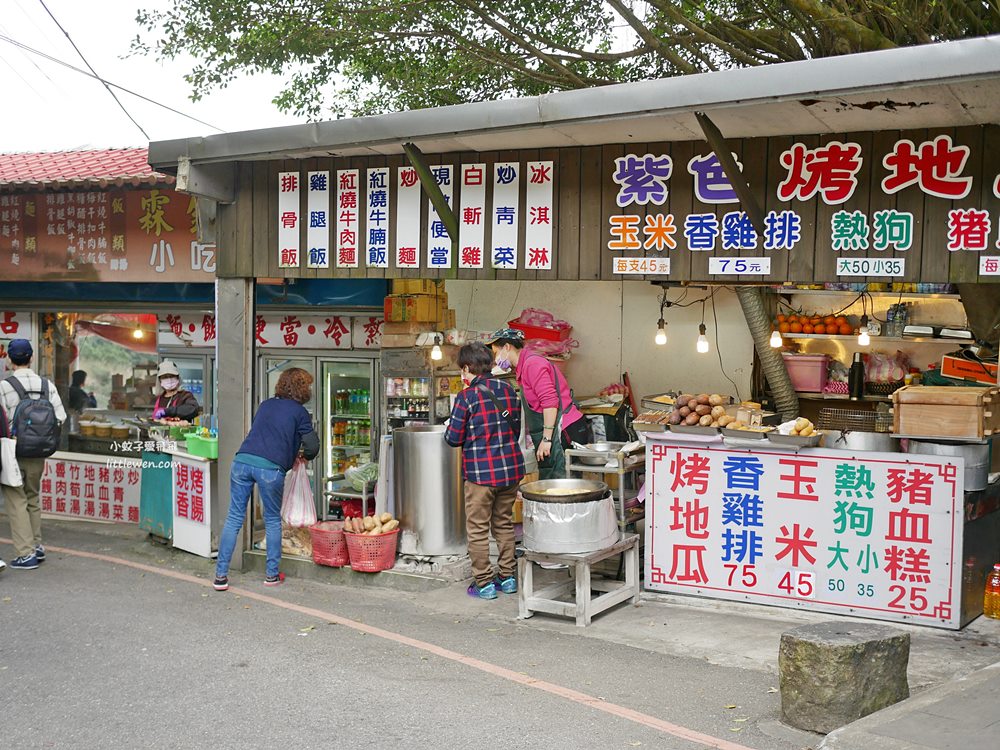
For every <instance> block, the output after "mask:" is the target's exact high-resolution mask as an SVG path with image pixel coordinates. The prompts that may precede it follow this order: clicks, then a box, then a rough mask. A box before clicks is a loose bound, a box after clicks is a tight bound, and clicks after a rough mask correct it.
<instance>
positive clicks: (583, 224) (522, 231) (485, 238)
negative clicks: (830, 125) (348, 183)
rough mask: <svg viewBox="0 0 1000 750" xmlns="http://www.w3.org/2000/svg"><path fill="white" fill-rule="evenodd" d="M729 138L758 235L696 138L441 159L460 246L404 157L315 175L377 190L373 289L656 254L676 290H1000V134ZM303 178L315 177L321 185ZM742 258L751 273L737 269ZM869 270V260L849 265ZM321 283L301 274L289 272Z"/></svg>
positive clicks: (593, 266)
mask: <svg viewBox="0 0 1000 750" xmlns="http://www.w3.org/2000/svg"><path fill="white" fill-rule="evenodd" d="M729 143H730V146H731V149H732V155H733V157H734V159H735V161H736V163H737V164H738V165H739V167H740V169H741V171H742V175H743V177H744V179H745V180H746V182H747V185H748V186H749V189H750V192H751V193H752V194H753V196H754V198H755V202H756V203H757V204H758V205H759V207H760V208H761V209H762V214H761V216H760V217H759V218H760V223H759V224H756V223H755V221H753V220H751V213H752V209H751V207H749V206H747V205H744V204H743V203H742V202H741V201H740V200H739V195H738V194H737V191H736V190H735V188H734V187H733V185H732V184H731V182H730V180H729V178H728V176H727V175H726V173H725V171H724V170H723V168H722V165H721V163H720V160H719V159H718V157H717V156H716V154H715V153H714V152H713V150H712V148H711V147H710V146H708V145H707V144H704V143H701V142H699V141H682V142H674V143H642V144H624V145H623V144H606V145H598V146H580V147H563V148H553V149H546V150H544V151H538V150H524V151H505V152H502V153H501V154H494V153H481V154H476V153H473V154H469V155H468V156H466V155H464V154H463V158H462V159H461V160H460V161H458V160H454V159H446V158H444V157H442V156H441V155H435V156H434V157H433V158H431V159H430V160H429V163H430V164H431V165H432V172H433V178H434V179H435V181H436V182H437V183H438V186H439V187H440V188H441V189H442V192H443V193H444V194H445V196H446V199H447V200H448V201H449V203H450V204H451V205H452V206H453V207H454V211H455V216H456V219H457V220H458V226H459V237H458V238H457V245H456V244H454V238H451V237H447V236H446V232H445V231H444V227H443V226H442V222H441V220H440V217H438V216H437V215H436V211H434V210H433V208H432V207H429V208H428V209H426V210H425V209H424V206H425V205H427V203H426V200H425V197H426V196H425V194H424V192H423V191H422V188H421V184H420V181H419V178H418V175H417V171H416V169H414V168H413V167H412V166H409V165H407V164H405V163H401V161H402V160H400V161H398V162H395V163H394V165H393V166H384V164H385V161H384V159H383V160H382V161H379V160H378V158H377V157H372V158H371V159H368V160H366V159H364V158H352V159H351V160H350V161H346V160H342V159H337V158H329V159H317V160H314V162H313V163H316V164H318V165H319V166H320V167H322V168H330V169H333V170H336V169H338V168H341V167H345V166H349V167H350V169H351V170H356V171H357V173H358V180H357V184H358V192H359V193H361V192H364V193H365V195H360V194H359V195H358V196H357V201H358V204H359V206H361V207H362V208H361V209H360V210H359V211H358V217H357V218H358V226H357V236H358V237H359V238H362V239H364V240H365V241H366V242H364V243H362V244H363V245H365V249H364V250H360V251H359V252H360V254H361V255H363V256H365V260H364V261H360V262H359V265H360V266H363V267H365V274H364V275H366V276H368V277H388V278H393V277H398V276H401V275H413V272H422V275H424V276H426V277H428V278H440V277H442V276H445V275H447V274H446V271H447V270H454V271H456V272H460V271H468V272H470V273H468V274H465V275H466V276H467V277H470V278H471V277H473V276H474V277H476V278H494V277H495V273H496V272H497V271H504V272H505V273H504V274H503V276H504V277H511V278H518V279H533V278H539V277H540V275H541V277H542V278H553V279H566V280H589V279H607V280H610V279H614V278H616V276H618V275H619V274H636V271H635V267H636V265H635V264H633V263H631V262H624V261H632V260H636V261H638V260H639V259H643V260H644V261H645V262H644V263H643V264H641V265H642V266H643V267H646V268H652V269H653V271H652V272H651V273H650V274H648V275H658V274H659V275H665V276H667V278H668V279H669V280H674V281H697V282H711V281H714V280H736V279H739V278H741V277H744V278H747V279H748V280H753V281H761V282H772V283H784V282H785V281H791V282H794V283H814V282H837V281H855V280H859V279H861V280H865V281H872V280H885V281H904V282H905V281H909V282H917V281H919V282H928V283H955V282H972V281H976V280H979V279H982V280H984V281H989V280H997V279H998V277H997V276H996V275H994V274H992V273H991V272H990V271H989V269H990V268H991V266H990V264H989V262H985V263H983V264H980V262H979V256H980V255H982V256H990V257H994V256H997V255H998V254H1000V186H998V185H997V183H998V181H1000V175H998V174H997V172H998V171H1000V168H998V167H997V162H996V159H995V158H992V157H990V156H989V155H990V154H993V153H996V152H998V151H1000V125H987V126H971V127H959V128H953V129H949V130H946V131H945V130H937V131H935V130H929V131H926V132H925V133H920V134H919V135H918V136H914V135H912V134H910V133H900V132H898V131H886V132H871V133H848V134H841V135H837V136H833V135H829V136H817V135H796V136H787V137H770V138H754V139H744V140H735V139H734V140H731V141H730V142H729ZM447 162H450V163H447ZM366 165H367V166H366ZM274 166H275V165H274V163H273V162H272V163H270V164H268V163H266V162H265V163H262V164H261V165H260V169H264V168H267V169H269V170H273V169H274ZM251 171H252V173H253V174H251V175H249V177H248V179H249V180H251V182H248V183H245V184H246V185H248V186H250V191H251V192H252V191H253V190H255V189H256V187H257V186H258V185H261V184H263V183H262V181H261V180H256V175H257V171H258V167H257V166H254V167H252V169H251ZM347 171H350V170H347ZM269 173H270V172H269ZM282 174H285V173H282ZM289 174H295V175H302V177H301V178H300V179H305V175H307V174H308V172H306V171H302V172H297V173H289ZM557 176H558V177H557ZM373 177H374V178H375V180H374V181H373V180H372V179H371V178H373ZM254 180H256V181H254ZM268 185H273V181H268ZM383 185H384V187H383ZM279 187H280V186H279ZM270 189H271V190H272V191H273V189H274V188H273V187H271V188H270ZM272 197H273V196H272ZM279 199H280V196H279ZM383 204H384V205H383ZM252 220H253V222H254V224H255V227H256V229H255V234H256V231H257V229H260V230H261V231H263V229H264V227H263V226H260V224H262V222H263V221H265V220H266V221H268V222H274V221H276V220H278V217H277V216H275V215H274V213H273V209H272V213H271V214H270V216H256V215H255V216H254V217H253V219H252ZM267 230H268V231H270V232H272V233H273V223H272V224H270V225H269V226H268V227H267ZM369 230H370V231H369ZM334 231H335V230H334V229H333V228H331V229H330V233H331V234H330V237H331V242H332V241H333V240H335V239H336V237H334V236H333V234H334ZM302 236H303V237H304V236H305V231H304V230H303V234H302ZM446 240H447V241H446ZM366 251H367V252H366ZM668 258H669V259H670V261H671V262H670V263H669V266H670V270H669V273H666V274H664V273H663V269H664V268H665V266H666V265H667V264H666V263H658V262H653V261H656V260H667V259H668ZM735 259H743V260H744V261H745V264H742V263H741V264H740V266H739V268H738V269H737V267H736V266H735V265H733V264H730V263H727V262H725V261H727V260H735ZM864 259H868V260H869V261H871V262H869V263H864V264H856V263H853V262H851V263H846V262H845V261H855V260H864ZM890 260H891V261H899V262H885V261H890ZM252 264H253V265H255V269H254V271H255V275H256V276H273V272H274V269H273V267H270V268H265V267H264V266H263V265H262V264H263V260H262V259H261V258H260V257H255V258H253V259H252ZM225 266H226V268H225V269H224V273H225V274H227V275H231V276H232V275H238V274H240V273H245V272H246V271H245V267H244V266H243V265H241V264H237V263H236V261H235V258H227V261H226V264H225ZM981 267H982V269H983V271H982V273H981V272H980V268H981ZM768 268H769V270H768ZM306 270H307V269H306V265H305V264H304V263H302V264H298V265H292V266H289V267H288V268H287V269H285V270H283V271H282V272H281V274H280V275H282V276H284V277H289V278H291V277H297V276H301V275H305V272H306ZM324 270H326V271H327V273H326V274H324V275H330V276H352V275H356V274H352V273H351V269H350V268H347V267H345V268H344V269H342V270H341V269H337V268H335V267H333V266H331V268H330V269H324ZM639 275H647V274H639Z"/></svg>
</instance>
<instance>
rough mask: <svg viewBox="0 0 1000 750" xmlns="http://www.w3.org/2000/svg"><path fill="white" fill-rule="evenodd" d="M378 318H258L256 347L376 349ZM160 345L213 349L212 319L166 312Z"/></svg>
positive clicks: (379, 332) (379, 337) (379, 339)
mask: <svg viewBox="0 0 1000 750" xmlns="http://www.w3.org/2000/svg"><path fill="white" fill-rule="evenodd" d="M382 322H383V319H382V318H381V317H373V316H368V315H353V316H346V315H295V314H290V315H270V314H267V315H258V316H257V320H256V326H255V334H256V338H257V346H259V347H263V348H266V349H352V348H353V349H378V348H379V347H380V346H381V342H382ZM158 343H159V345H160V346H191V347H198V346H215V343H216V330H215V316H214V315H212V314H209V313H167V314H166V315H164V316H161V318H160V322H159V338H158Z"/></svg>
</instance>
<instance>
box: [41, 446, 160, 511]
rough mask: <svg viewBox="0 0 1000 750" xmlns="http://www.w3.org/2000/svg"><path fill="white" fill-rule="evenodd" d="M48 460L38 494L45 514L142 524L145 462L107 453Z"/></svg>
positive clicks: (46, 460) (55, 457)
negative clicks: (116, 462) (114, 460)
mask: <svg viewBox="0 0 1000 750" xmlns="http://www.w3.org/2000/svg"><path fill="white" fill-rule="evenodd" d="M58 455H59V454H57V456H52V457H50V458H47V459H45V467H44V469H43V470H42V478H41V482H40V483H39V491H38V497H39V502H40V504H41V507H42V511H43V512H45V513H54V514H56V515H60V516H74V517H76V518H91V519H95V520H99V521H116V522H119V523H139V492H140V486H141V479H142V467H141V463H142V462H141V461H139V460H137V459H136V460H129V459H122V460H121V465H113V464H111V463H110V462H109V461H108V457H107V456H93V457H86V456H82V455H80V456H79V457H78V458H62V457H58Z"/></svg>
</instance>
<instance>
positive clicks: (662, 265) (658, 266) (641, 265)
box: [612, 258, 670, 276]
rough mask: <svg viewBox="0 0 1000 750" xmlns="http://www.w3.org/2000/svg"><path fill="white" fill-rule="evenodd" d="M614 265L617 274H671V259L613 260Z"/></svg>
mask: <svg viewBox="0 0 1000 750" xmlns="http://www.w3.org/2000/svg"><path fill="white" fill-rule="evenodd" d="M612 263H613V265H612V268H613V269H614V272H615V273H616V274H625V275H629V274H639V275H641V274H650V275H653V276H667V275H668V274H669V273H670V258H613V259H612Z"/></svg>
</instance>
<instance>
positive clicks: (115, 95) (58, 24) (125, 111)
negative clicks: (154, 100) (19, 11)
mask: <svg viewBox="0 0 1000 750" xmlns="http://www.w3.org/2000/svg"><path fill="white" fill-rule="evenodd" d="M38 2H39V3H40V4H41V6H42V7H43V8H45V12H46V13H48V14H49V18H51V19H52V21H53V23H55V25H56V26H58V27H59V30H60V31H61V32H62V33H63V34H65V35H66V39H68V40H69V43H70V44H71V45H73V49H75V50H76V54H78V55H79V56H80V59H81V60H83V62H84V63H85V64H86V65H87V67H88V68H90V72H91V73H93V74H94V78H96V79H97V80H99V81H100V82H101V83H102V84H103V86H104V88H106V89H107V90H108V93H109V94H111V98H112V99H114V100H115V102H116V103H117V104H118V106H119V107H121V110H122V112H124V113H125V116H126V117H128V119H130V120H131V121H132V124H133V125H135V126H136V127H137V128H139V132H140V133H142V134H143V136H144V137H145V138H146V140H147V141H148V140H150V138H149V133H147V132H146V131H145V130H143V127H142V125H140V124H139V123H138V121H137V120H136V119H135V118H134V117H132V114H131V113H130V112H129V111H128V110H127V109H125V105H124V104H122V103H121V100H120V99H119V98H118V95H117V94H116V93H115V92H114V91H112V90H111V87H110V86H109V85H108V84H107V83H105V81H104V79H103V78H101V77H100V76H99V75H97V71H96V70H94V66H93V65H91V64H90V63H89V62H88V61H87V58H86V57H84V56H83V53H82V52H81V51H80V48H79V47H77V46H76V42H74V41H73V37H71V36H70V35H69V32H68V31H66V29H64V28H63V27H62V24H61V23H59V20H58V19H57V18H56V17H55V16H54V15H52V11H51V10H49V6H47V5H46V4H45V0H38Z"/></svg>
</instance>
